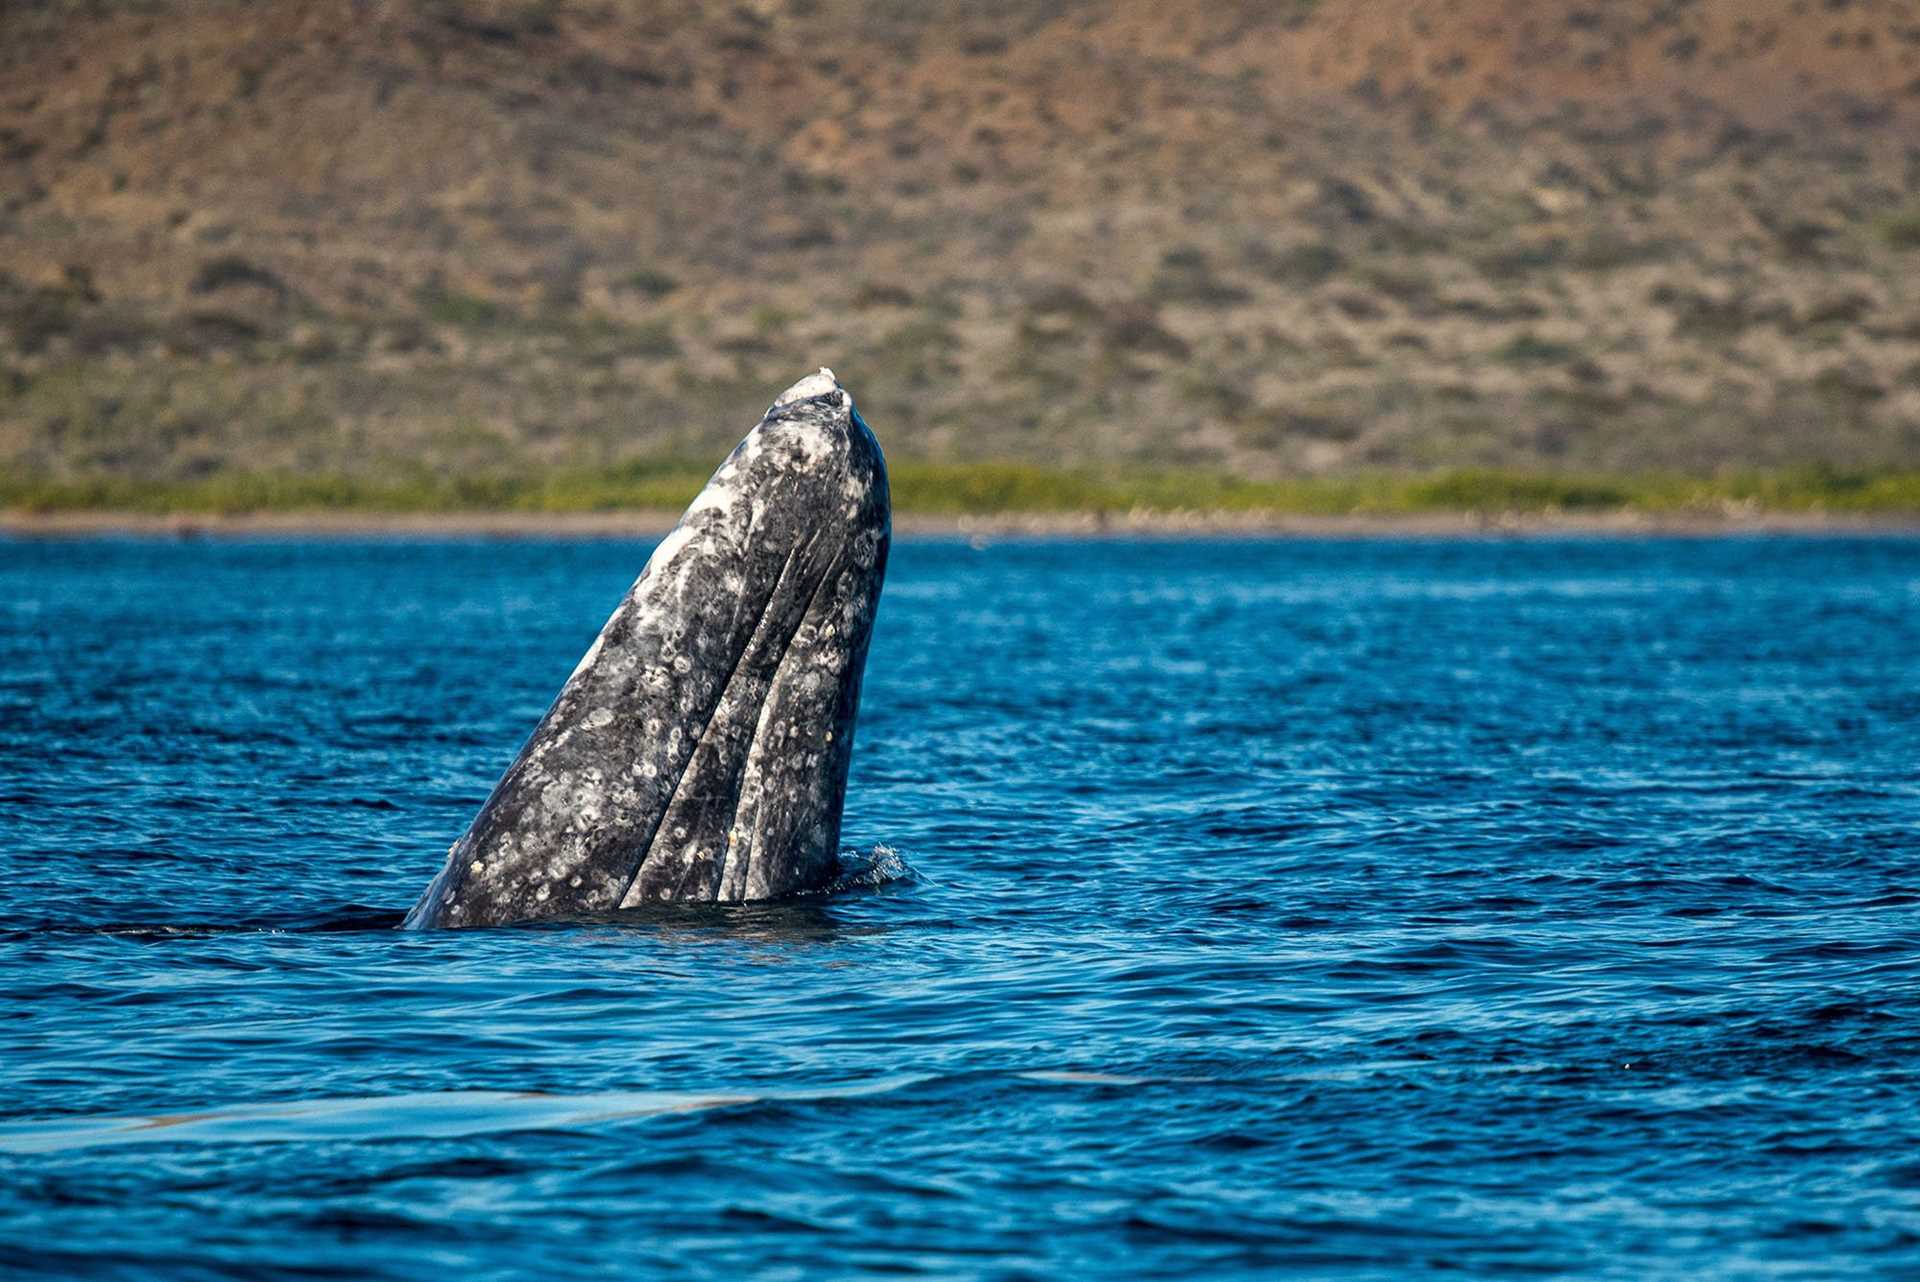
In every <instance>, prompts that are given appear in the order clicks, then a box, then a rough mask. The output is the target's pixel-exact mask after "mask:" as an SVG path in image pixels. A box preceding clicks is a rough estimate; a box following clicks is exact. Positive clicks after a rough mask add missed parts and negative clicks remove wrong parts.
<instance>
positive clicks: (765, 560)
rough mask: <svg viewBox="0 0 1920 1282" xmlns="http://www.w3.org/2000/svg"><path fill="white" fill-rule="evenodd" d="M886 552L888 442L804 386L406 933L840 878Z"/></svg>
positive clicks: (538, 741)
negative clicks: (883, 445)
mask: <svg viewBox="0 0 1920 1282" xmlns="http://www.w3.org/2000/svg"><path fill="white" fill-rule="evenodd" d="M890 540H891V507H890V502H889V496H888V490H887V474H886V465H885V462H884V460H883V458H882V456H881V453H880V446H879V443H878V442H877V441H876V440H875V439H874V436H873V433H872V431H871V430H870V429H869V428H868V427H867V425H866V423H865V422H864V421H863V420H862V419H861V417H860V414H859V412H858V411H857V410H856V409H855V408H854V403H853V397H852V396H851V395H850V394H849V393H848V392H847V390H846V389H845V388H844V387H843V386H841V384H840V381H839V380H838V379H837V378H835V377H834V375H833V372H832V371H831V370H827V369H821V370H820V371H819V372H818V373H816V374H809V375H807V376H806V377H805V378H803V379H801V380H799V381H798V382H796V383H795V384H794V385H793V386H792V387H789V388H788V389H787V390H786V391H784V392H782V393H781V394H780V395H779V397H777V398H776V399H775V400H774V403H773V405H772V406H771V408H769V409H768V410H767V412H766V415H765V416H764V417H763V418H762V419H761V420H760V422H759V423H758V424H757V425H756V426H755V427H754V428H753V430H752V431H750V432H748V433H747V435H746V437H745V439H743V440H742V441H741V442H740V444H739V445H738V446H736V447H735V448H734V450H733V452H732V453H731V454H730V455H728V456H727V459H726V461H725V462H723V463H722V464H721V465H720V467H719V469H718V470H717V471H716V472H715V473H714V474H713V477H712V479H711V480H709V481H708V482H707V485H706V488H704V489H703V490H702V491H701V492H700V494H699V496H698V497H696V498H695V499H694V500H693V502H692V504H691V505H689V506H688V508H687V510H686V513H685V514H684V515H683V516H682V517H681V518H680V522H679V524H677V525H676V526H675V527H674V529H673V530H672V532H671V533H669V534H668V535H667V536H666V538H664V539H662V540H661V542H660V543H659V545H658V546H657V547H656V548H655V549H654V551H653V554H652V556H651V557H650V558H649V559H648V561H647V564H646V568H645V569H643V570H642V571H641V572H640V576H639V578H638V579H637V580H636V581H635V582H634V584H633V586H632V588H631V589H629V590H628V592H627V594H626V596H625V597H624V598H623V599H622V600H621V602H620V604H619V606H618V607H617V608H616V609H615V610H614V612H613V616H612V617H611V618H610V619H608V620H607V623H606V626H605V627H604V628H602V629H601V631H600V635H599V636H598V637H597V638H596V639H595V640H594V642H593V644H592V646H591V647H589V648H588V650H587V653H586V655H585V656H584V657H583V658H582V659H581V660H580V662H579V664H578V666H576V667H575V669H574V671H573V675H572V676H571V677H569V678H568V679H567V681H566V684H565V685H564V686H563V687H562V688H561V690H560V693H559V695H558V697H557V698H556V699H555V700H554V702H553V706H552V707H551V708H549V709H548V711H547V713H546V715H545V716H544V717H543V718H542V719H541V721H540V723H539V725H538V726H536V727H535V729H534V731H533V734H532V736H531V737H530V738H529V739H528V740H527V742H526V744H525V746H524V747H522V748H521V750H520V752H519V755H518V756H516V757H515V758H514V760H513V763H512V764H511V765H510V766H509V767H508V768H507V771H506V773H505V774H504V775H503V776H502V777H501V779H500V781H499V783H497V784H496V785H495V786H494V789H493V792H492V794H491V795H490V796H489V797H488V798H487V800H486V803H485V804H484V805H483V806H482V807H481V808H480V812H479V813H478V814H477V815H476V816H475V817H474V820H473V822H472V823H471V825H469V827H468V828H467V830H466V832H465V833H464V834H463V835H462V836H461V838H460V839H459V840H458V841H456V842H455V843H454V844H453V847H452V848H451V850H450V851H449V852H448V858H447V863H446V866H445V867H444V868H443V869H442V870H441V872H440V874H439V875H438V876H437V877H435V878H434V879H433V881H432V883H431V884H430V885H429V886H428V887H427V890H426V892H425V893H424V894H423V895H422V896H421V898H420V901H419V903H418V904H416V905H415V906H414V909H413V911H412V912H411V913H409V914H408V917H407V924H408V925H410V926H475V925H491V924H498V923H501V922H507V921H515V920H521V919H526V918H536V917H554V916H564V915H581V914H591V913H598V912H606V911H610V910H613V909H618V908H632V907H637V906H640V905H644V904H657V903H667V902H740V901H744V900H751V899H767V898H773V897H777V896H781V895H786V894H792V893H795V892H798V891H803V890H807V889H812V888H816V887H818V886H820V885H823V884H824V883H825V882H827V881H828V880H830V879H831V877H832V875H833V872H834V869H835V866H836V854H837V851H838V849H839V836H840V818H841V809H842V803H843V799H844V795H845V790H846V780H847V770H848V765H849V762H850V761H851V758H852V752H853V731H854V719H855V716H856V714H857V712H858V709H859V701H860V678H861V673H862V671H863V669H864V667H865V664H866V654H867V643H868V639H869V637H870V636H871V633H872V628H873V619H874V612H875V609H876V608H877V606H878V604H879V599H880V586H881V582H882V580H883V578H884V577H885V574H886V563H887V551H888V547H889V543H890Z"/></svg>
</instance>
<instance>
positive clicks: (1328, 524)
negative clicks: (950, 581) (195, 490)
mask: <svg viewBox="0 0 1920 1282" xmlns="http://www.w3.org/2000/svg"><path fill="white" fill-rule="evenodd" d="M679 518H680V513H679V512H677V511H668V510H665V509H635V510H628V511H618V512H415V513H407V512H393V513H380V512H339V511H333V512H330V511H324V510H315V511H288V512H248V513H231V514H200V513H142V512H113V511H87V510H80V511H69V512H20V511H0V537H5V538H13V539H66V538H114V537H131V538H173V539H192V538H262V537H267V538H271V537H288V538H369V539H401V540H405V539H422V540H431V539H441V538H483V539H485V538H495V539H593V538H602V539H630V538H658V537H659V536H661V535H663V534H665V533H666V532H667V531H668V530H670V529H672V528H673V526H674V524H675V522H677V521H678V520H679ZM893 526H894V532H895V534H897V535H900V536H903V537H906V538H934V539H937V538H986V537H993V538H1066V539H1074V538H1161V537H1179V536H1187V537H1195V538H1207V537H1269V538H1303V539H1311V538H1410V537H1411V538H1509V537H1519V538H1526V537H1554V536H1558V535H1603V536H1616V537H1623V538H1635V537H1639V538H1650V537H1651V538H1670V537H1701V538H1711V537H1718V536H1738V535H1767V534H1782V535H1791V534H1805V535H1818V534H1832V535H1858V534H1882V535H1903V536H1911V537H1920V514H1913V515H1885V516H1881V515H1861V514H1849V513H1830V512H1747V511H1742V512H1727V513H1649V512H1638V511H1631V510H1628V511H1612V512H1588V513H1568V512H1497V513H1496V512H1472V511H1461V512H1429V513H1403V514H1382V515H1365V514H1351V515H1344V516H1314V515H1301V514H1289V513H1284V512H1258V511H1251V512H1230V511H1229V512H1222V511H1186V512H1152V511H1133V512H1123V513H1106V512H1000V513H991V514H986V513H982V514H972V515H962V516H918V515H914V514H911V513H909V514H906V515H896V516H895V517H894V523H893Z"/></svg>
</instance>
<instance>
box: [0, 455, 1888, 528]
mask: <svg viewBox="0 0 1920 1282" xmlns="http://www.w3.org/2000/svg"><path fill="white" fill-rule="evenodd" d="M707 474H708V469H705V468H701V467H696V466H693V465H690V464H684V463H677V462H658V463H650V464H636V465H626V466H622V467H618V468H614V469H612V470H609V471H606V472H589V471H584V470H553V471H547V472H519V473H514V474H492V475H489V474H481V475H445V474H438V473H430V472H424V471H423V472H420V473H418V474H415V475H398V476H392V477H381V478H375V477H364V476H350V475H298V474H293V473H270V472H259V473H255V472H220V473H215V474H213V475H210V476H207V477H203V478H199V479H194V480H157V479H141V478H132V477H114V476H95V477H79V478H55V477H34V476H17V477H0V509H5V510H9V511H13V512H17V513H24V514H52V513H77V512H124V513H137V514H147V515H167V514H181V515H218V516H241V515H249V514H257V513H300V512H347V513H366V514H388V515H408V514H434V513H488V512H502V513H551V514H566V513H597V512H622V511H633V510H651V511H659V510H668V509H676V510H677V509H679V508H680V507H683V506H684V505H685V504H686V503H687V502H688V500H690V499H691V498H692V497H693V495H694V494H695V493H697V492H698V491H699V489H700V486H701V485H702V484H703V483H704V481H705V480H706V477H707ZM892 481H893V492H894V505H895V508H896V510H897V511H899V512H900V513H901V514H902V515H903V516H927V517H948V516H955V517H957V516H996V515H1008V514H1025V513H1049V514H1057V513H1087V514H1097V515H1117V514H1127V513H1173V512H1181V513H1222V514H1227V513H1235V514H1245V513H1270V514H1273V515H1276V516H1386V517H1391V516H1407V515H1420V514H1430V513H1449V512H1482V513H1517V514H1552V513H1580V514H1603V513H1613V512H1638V513H1646V514H1649V515H1675V516H1689V515H1708V516H1712V515H1724V514H1737V515H1754V514H1759V513H1793V514H1819V513H1832V514H1837V515H1857V516H1888V517H1892V516H1911V515H1920V471H1900V472H1879V473H1865V472H1862V473H1847V472H1837V471H1829V470H1823V469H1804V470H1793V471H1773V472H1751V473H1741V474H1728V475H1724V476H1714V477H1687V476H1678V475H1648V476H1626V475H1622V476H1609V475H1593V476H1554V475H1543V474H1535V473H1527V472H1517V471H1450V472H1438V473H1430V474H1425V475H1394V474H1355V475H1348V476H1329V477H1301V478H1292V479H1283V480H1270V481H1253V480H1244V479H1240V478H1236V477H1232V476H1227V475H1222V474H1218V473H1211V472H1197V471H1195V472H1183V471H1166V470H1115V471H1092V470H1067V469H1049V468H1044V467H1038V466H1033V465H1028V464H1020V463H951V464H948V463H922V462H910V461H908V462H900V463H898V464H896V465H895V466H894V467H893V469H892Z"/></svg>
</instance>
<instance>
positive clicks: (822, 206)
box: [0, 0, 1920, 477]
mask: <svg viewBox="0 0 1920 1282" xmlns="http://www.w3.org/2000/svg"><path fill="white" fill-rule="evenodd" d="M1917 123H1920V0H1540V2H1534V3H1529V2H1526V0H1413V2H1409V3H1393V4H1387V3H1374V2H1367V3H1361V2H1359V0H1349V2H1347V3H1340V2H1338V0H1317V2H1315V0H1278V2H1276V3H1269V4H1258V3H1249V2H1246V0H1237V2H1236V0H1226V2H1221V0H1077V2H1068V3H1061V4H1055V5H1042V4H1024V3H1013V2H1012V0H987V2H985V3H972V4H961V3H951V2H949V3H945V4H932V3H929V4H920V3H909V2H908V0H785V2H780V0H756V2H752V3H742V4H737V5H731V6H729V5H720V4H694V3H685V2H674V0H663V2H662V3H650V4H622V3H615V2H613V0H607V2H605V3H575V2H573V0H359V2H353V0H261V2H259V3H231V2H225V3H223V2H218V0H133V2H123V0H111V2H103V3H92V4H85V3H80V4H75V3H65V2H60V0H56V2H55V3H44V2H43V3H39V4H35V3H32V2H31V0H29V2H28V3H25V4H21V3H19V2H18V0H15V2H13V3H9V4H7V5H5V6H4V8H0V460H4V461H5V462H4V464H3V465H4V466H5V467H7V468H9V469H12V470H15V471H16V473H18V474H36V475H47V476H72V475H87V474H124V475H137V476H145V477H155V476H159V477H188V476H197V475H204V474H207V473H212V472H219V471H222V470H234V469H239V470H251V471H263V470H265V471H271V470H281V469H304V470H311V471H319V472H328V473H343V474H360V473H370V472H379V471H382V470H392V469H396V468H429V469H439V470H454V471H463V472H485V471H489V470H496V471H497V470H503V469H504V470H514V469H520V468H524V467H527V466H530V465H562V466H587V467H602V466H608V465H612V464H616V463H618V462H620V461H622V460H635V459H648V458H660V457H693V458H702V459H705V458H709V457H710V456H711V455H712V454H713V452H714V451H715V450H716V449H719V448H723V447H724V446H725V445H726V444H728V443H730V442H731V441H732V440H733V439H734V438H736V437H737V436H738V435H739V433H740V431H741V430H742V429H743V428H744V426H745V425H746V424H747V423H749V422H751V420H752V417H753V416H754V415H755V414H756V413H757V412H758V411H759V409H761V408H763V407H764V405H765V403H766V401H767V400H768V399H769V397H770V395H771V393H772V392H773V391H775V390H777V389H778V387H779V386H781V385H783V384H784V382H785V381H787V380H789V379H790V378H792V377H793V376H795V375H796V374H797V373H798V372H801V371H803V370H804V369H806V368H808V367H810V364H811V363H815V362H819V361H825V362H827V363H830V364H832V365H833V366H834V367H835V368H836V369H838V370H839V371H840V372H841V373H842V375H843V376H844V377H846V378H847V379H848V381H849V382H850V384H851V385H852V386H853V387H854V388H855V390H856V392H857V393H858V394H859V395H860V396H861V397H862V403H863V408H865V410H866V411H867V413H868V417H869V418H870V419H871V421H872V422H873V423H874V424H875V426H876V428H877V429H878V430H879V431H880V433H881V435H882V439H883V440H884V441H885V442H886V444H887V445H888V448H889V450H890V452H892V453H893V454H894V455H895V456H896V457H905V458H914V457H921V458H932V459H943V458H951V459H971V458H984V457H993V458H1024V459H1035V460H1047V461H1065V462H1072V463H1092V462H1106V461H1113V460H1125V461H1135V462H1141V463H1153V464H1166V463H1180V464H1189V465H1198V466H1203V467H1209V468H1221V469H1229V470H1232V471H1233V472H1235V473H1238V474H1242V475H1247V476H1255V477H1269V476H1279V475H1286V474H1298V473H1324V472H1330V471H1354V470H1369V469H1432V468H1439V467H1457V466H1483V465H1494V466H1505V467H1515V468H1521V469H1535V470H1560V471H1578V470H1594V469H1608V470H1639V469H1654V470H1677V471H1693V472H1711V471H1716V470H1726V469H1729V468H1747V467H1776V466H1793V465H1801V464H1810V463H1813V464H1827V465H1832V466H1835V467H1841V468H1857V469H1873V468H1886V467H1893V466H1905V467H1912V466H1915V465H1917V464H1920V290H1916V288H1915V283H1914V282H1915V278H1916V268H1920V192H1917V183H1920V133H1917V132H1916V124H1917Z"/></svg>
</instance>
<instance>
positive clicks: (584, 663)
mask: <svg viewBox="0 0 1920 1282" xmlns="http://www.w3.org/2000/svg"><path fill="white" fill-rule="evenodd" d="M608 622H612V620H608ZM606 639H607V636H606V629H604V628H603V629H601V632H600V635H599V636H597V637H595V638H594V639H593V644H592V645H590V646H588V647H587V652H586V653H585V654H583V655H581V656H580V662H578V663H576V664H574V665H573V676H569V677H568V678H567V680H568V681H572V680H573V678H574V677H577V676H579V675H580V674H581V673H582V672H585V671H586V670H587V669H588V668H589V667H591V666H592V665H593V661H594V660H595V659H597V658H599V657H600V646H601V644H602V643H603V642H604V641H605V640H606Z"/></svg>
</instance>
